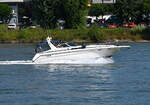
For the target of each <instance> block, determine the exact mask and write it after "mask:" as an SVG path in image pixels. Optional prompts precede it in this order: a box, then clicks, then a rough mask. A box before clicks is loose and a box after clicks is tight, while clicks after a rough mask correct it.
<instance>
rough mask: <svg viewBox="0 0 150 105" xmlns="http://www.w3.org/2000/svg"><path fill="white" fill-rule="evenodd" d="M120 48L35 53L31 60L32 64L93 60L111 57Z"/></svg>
mask: <svg viewBox="0 0 150 105" xmlns="http://www.w3.org/2000/svg"><path fill="white" fill-rule="evenodd" d="M118 50H120V47H116V48H96V49H92V48H91V49H77V50H66V51H61V52H60V51H59V52H48V53H37V54H36V55H35V57H34V58H33V62H37V63H41V62H44V63H52V62H55V61H57V62H59V61H62V60H71V61H75V60H85V59H95V58H101V57H111V56H112V55H114V54H115V53H116V52H117V51H118Z"/></svg>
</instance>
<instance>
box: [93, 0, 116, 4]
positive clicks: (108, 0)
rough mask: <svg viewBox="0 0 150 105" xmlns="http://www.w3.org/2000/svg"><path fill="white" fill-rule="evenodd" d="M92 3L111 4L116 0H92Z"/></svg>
mask: <svg viewBox="0 0 150 105" xmlns="http://www.w3.org/2000/svg"><path fill="white" fill-rule="evenodd" d="M91 2H92V4H97V3H99V4H113V3H116V0H92V1H91Z"/></svg>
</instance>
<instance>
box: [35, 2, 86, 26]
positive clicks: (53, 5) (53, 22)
mask: <svg viewBox="0 0 150 105" xmlns="http://www.w3.org/2000/svg"><path fill="white" fill-rule="evenodd" d="M33 8H34V11H35V12H34V13H35V16H36V19H37V22H38V23H39V24H40V25H41V26H42V27H44V28H56V26H57V20H58V19H63V20H65V21H66V23H65V26H66V28H78V27H82V26H85V22H86V18H85V16H86V15H87V0H33Z"/></svg>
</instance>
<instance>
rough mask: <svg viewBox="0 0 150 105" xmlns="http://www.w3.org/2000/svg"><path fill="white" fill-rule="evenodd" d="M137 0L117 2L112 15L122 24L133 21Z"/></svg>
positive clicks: (120, 0) (118, 0) (119, 0)
mask: <svg viewBox="0 0 150 105" xmlns="http://www.w3.org/2000/svg"><path fill="white" fill-rule="evenodd" d="M136 2H137V0H117V3H116V4H115V6H114V8H115V11H114V14H115V15H116V16H117V17H118V18H119V19H121V20H122V22H124V21H125V22H129V20H132V21H135V11H136V10H135V8H136Z"/></svg>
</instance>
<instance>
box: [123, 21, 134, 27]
mask: <svg viewBox="0 0 150 105" xmlns="http://www.w3.org/2000/svg"><path fill="white" fill-rule="evenodd" d="M123 27H126V28H132V27H136V24H135V23H134V22H130V23H124V24H123Z"/></svg>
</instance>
